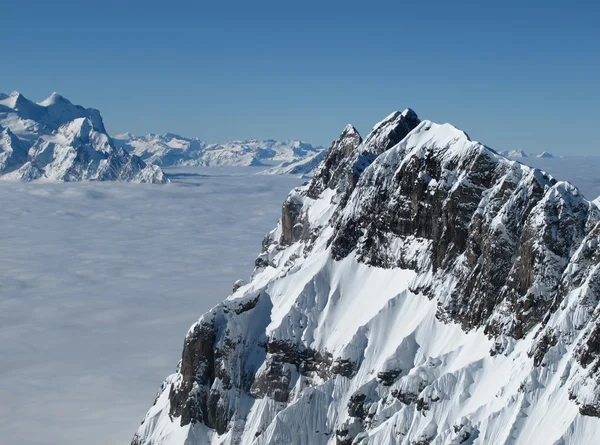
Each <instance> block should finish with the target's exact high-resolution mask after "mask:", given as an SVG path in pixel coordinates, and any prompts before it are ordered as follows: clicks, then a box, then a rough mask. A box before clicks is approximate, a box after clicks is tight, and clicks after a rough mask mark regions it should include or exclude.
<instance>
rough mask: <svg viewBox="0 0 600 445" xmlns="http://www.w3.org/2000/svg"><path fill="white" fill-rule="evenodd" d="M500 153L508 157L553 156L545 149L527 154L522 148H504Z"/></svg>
mask: <svg viewBox="0 0 600 445" xmlns="http://www.w3.org/2000/svg"><path fill="white" fill-rule="evenodd" d="M500 154H501V155H502V156H506V157H509V158H529V157H532V158H554V155H553V154H552V153H548V152H547V151H544V152H542V153H539V154H527V153H525V152H524V151H523V150H504V151H501V152H500Z"/></svg>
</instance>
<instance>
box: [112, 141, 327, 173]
mask: <svg viewBox="0 0 600 445" xmlns="http://www.w3.org/2000/svg"><path fill="white" fill-rule="evenodd" d="M113 140H114V141H115V144H116V146H117V147H120V148H123V149H125V150H127V151H128V152H130V153H132V154H134V155H136V156H139V157H140V158H141V159H143V160H144V162H146V163H149V164H153V165H158V166H162V167H166V166H177V165H179V166H206V167H219V166H230V167H248V166H272V165H275V164H282V163H286V164H290V163H293V162H297V161H303V160H304V159H306V158H310V157H312V156H314V155H316V154H318V153H320V152H322V151H323V147H320V146H319V147H315V146H313V145H311V144H309V143H306V142H302V141H297V140H287V141H283V142H282V141H275V140H272V139H267V140H257V139H250V140H245V141H231V142H227V143H224V144H209V143H207V142H204V141H202V140H200V139H198V138H187V137H183V136H180V135H177V134H173V133H166V134H154V133H150V134H148V135H146V136H134V135H132V134H131V133H124V134H117V135H114V136H113Z"/></svg>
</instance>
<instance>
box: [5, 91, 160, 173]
mask: <svg viewBox="0 0 600 445" xmlns="http://www.w3.org/2000/svg"><path fill="white" fill-rule="evenodd" d="M0 132H1V133H0V178H2V179H22V180H27V181H31V180H35V179H40V178H43V179H50V180H57V181H81V180H98V181H106V180H120V181H132V182H150V183H164V182H167V181H168V180H167V178H166V176H165V175H164V174H163V172H162V170H161V169H160V168H159V167H156V166H147V165H146V164H145V163H144V162H143V161H142V160H141V159H140V158H139V157H137V156H133V155H130V154H129V153H127V152H126V151H125V150H123V149H121V148H119V149H117V148H116V147H115V146H114V144H113V141H112V139H111V138H110V136H108V134H107V133H106V129H105V128H104V123H103V122H102V117H101V116H100V113H99V112H98V110H94V109H90V108H83V107H81V106H78V105H73V104H72V103H71V102H69V101H68V100H67V99H65V98H64V97H62V96H60V95H58V94H56V93H54V94H52V95H51V96H50V97H48V98H47V99H46V100H44V101H43V102H40V103H34V102H31V101H30V100H28V99H27V98H25V97H24V96H23V95H22V94H20V93H17V92H15V93H11V94H10V95H6V94H0Z"/></svg>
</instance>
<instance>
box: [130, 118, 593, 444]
mask: <svg viewBox="0 0 600 445" xmlns="http://www.w3.org/2000/svg"><path fill="white" fill-rule="evenodd" d="M599 246H600V210H599V209H598V207H597V206H596V205H594V204H592V203H591V202H589V201H587V200H586V199H585V198H584V197H583V196H582V195H581V193H580V192H579V191H578V189H577V188H576V187H574V186H573V185H571V184H569V183H566V182H561V181H557V180H556V179H554V178H553V177H551V176H550V175H548V174H546V173H544V172H542V171H540V170H537V169H534V168H531V167H528V166H525V165H523V164H521V163H519V162H516V161H514V160H510V159H508V158H506V157H504V156H502V155H500V154H497V153H496V152H494V151H493V150H491V149H489V148H487V147H486V146H484V145H482V144H480V143H478V142H475V141H472V140H470V139H469V137H468V136H467V135H466V134H465V133H464V132H462V131H461V130H459V129H457V128H455V127H453V126H452V125H450V124H443V125H440V124H436V123H433V122H431V121H427V120H425V121H420V120H419V118H418V117H417V115H416V113H414V111H412V110H405V111H404V112H402V113H399V112H396V113H392V114H391V115H389V116H388V117H387V118H386V119H384V120H383V121H382V122H380V123H379V124H377V125H376V126H375V127H374V128H373V130H372V131H371V133H370V134H369V135H368V136H367V137H366V138H365V139H364V140H363V139H362V137H361V136H360V134H359V133H358V132H357V131H356V129H355V128H354V127H352V126H348V127H346V128H345V129H344V131H343V132H342V134H341V136H340V137H339V138H338V139H337V140H336V141H334V142H333V144H332V145H331V147H330V148H329V149H328V150H327V152H326V154H325V156H324V159H323V160H322V161H321V163H320V165H319V167H318V168H317V170H316V172H315V175H314V176H313V178H312V180H311V181H310V182H309V183H307V184H306V185H304V186H302V187H299V188H297V189H294V190H293V191H292V192H291V193H290V194H289V196H288V197H287V199H286V200H285V202H284V203H283V206H282V216H281V219H280V221H279V223H278V225H277V227H276V228H275V229H274V230H273V231H272V232H271V233H270V234H268V235H267V237H266V238H265V239H264V240H263V249H262V253H261V254H260V255H259V256H258V258H257V259H256V262H255V270H254V272H253V275H252V277H251V279H250V280H249V281H248V282H247V284H245V285H241V286H239V287H237V289H236V290H235V291H234V292H233V293H232V294H231V295H230V296H229V297H228V298H227V299H226V300H225V301H224V302H223V303H221V304H219V305H217V306H216V307H214V308H213V309H212V310H211V311H210V312H208V313H206V314H204V315H203V316H202V317H201V318H200V319H199V320H198V322H197V323H195V324H194V325H193V326H192V327H191V328H190V330H189V331H188V333H187V335H186V337H185V340H184V344H183V352H182V359H181V361H180V362H179V364H178V365H177V368H176V371H175V373H174V374H173V375H171V376H169V377H167V379H166V380H165V382H164V383H163V385H162V386H161V388H160V390H159V392H158V394H157V396H156V400H155V402H154V405H153V406H152V407H151V408H150V410H149V411H148V413H147V415H146V417H145V418H144V420H143V422H142V425H141V426H140V427H139V429H138V431H137V433H136V434H135V436H134V438H133V441H132V444H133V445H142V444H143V445H150V444H151V445H184V444H198V445H204V444H228V445H229V444H241V445H248V444H253V445H272V444H282V443H285V444H290V445H325V444H329V445H333V444H336V445H351V444H359V443H360V444H362V445H367V444H368V445H375V444H377V445H393V444H394V445H396V444H402V445H426V444H427V445H433V444H438V445H441V444H452V445H456V444H486V445H504V444H522V443H527V444H530V445H538V444H539V445H547V444H555V445H558V444H565V445H566V444H592V443H596V442H597V438H598V437H600V420H599V418H600V321H599V317H600V306H599V298H600V247H599Z"/></svg>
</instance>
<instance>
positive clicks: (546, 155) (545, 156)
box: [536, 151, 554, 159]
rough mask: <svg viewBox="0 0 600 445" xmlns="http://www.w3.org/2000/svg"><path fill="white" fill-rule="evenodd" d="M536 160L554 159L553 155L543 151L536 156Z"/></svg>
mask: <svg viewBox="0 0 600 445" xmlns="http://www.w3.org/2000/svg"><path fill="white" fill-rule="evenodd" d="M536 158H548V159H551V158H554V155H553V154H552V153H548V152H547V151H543V152H541V153H540V154H539V155H537V156H536Z"/></svg>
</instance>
